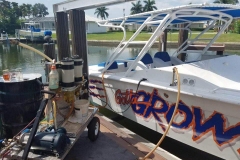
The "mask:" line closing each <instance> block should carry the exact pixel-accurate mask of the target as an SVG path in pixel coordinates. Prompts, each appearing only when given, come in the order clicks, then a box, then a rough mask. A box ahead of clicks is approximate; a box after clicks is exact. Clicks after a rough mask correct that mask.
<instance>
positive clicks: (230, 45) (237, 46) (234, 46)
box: [0, 39, 240, 50]
mask: <svg viewBox="0 0 240 160" xmlns="http://www.w3.org/2000/svg"><path fill="white" fill-rule="evenodd" d="M20 41H21V42H23V43H24V42H26V40H25V39H21V40H20ZM53 41H54V43H57V41H56V40H53ZM0 42H1V40H0ZM142 42H143V41H142ZM41 43H42V42H41ZM70 43H71V40H70ZM119 43H120V41H116V40H112V41H109V40H88V45H93V46H111V47H117V45H118V44H119ZM195 44H198V45H206V44H207V43H195ZM158 45H159V43H158V42H155V43H154V44H153V48H158ZM214 45H220V46H222V45H225V50H240V42H239V43H237V42H225V43H219V42H216V43H214ZM143 46H144V45H143V44H142V43H139V44H130V45H129V47H139V48H141V47H143ZM177 46H178V42H173V41H172V42H168V44H167V47H168V48H177Z"/></svg>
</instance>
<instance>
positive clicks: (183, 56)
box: [178, 23, 188, 62]
mask: <svg viewBox="0 0 240 160" xmlns="http://www.w3.org/2000/svg"><path fill="white" fill-rule="evenodd" d="M187 25H188V24H186V23H185V24H180V28H185V27H186V26H187ZM187 39H188V31H187V30H183V29H180V30H179V37H178V47H180V46H181V45H182V44H183V43H184V42H185V41H186V40H187ZM186 45H187V43H185V44H184V45H183V46H182V48H183V47H185V46H186ZM182 48H179V50H180V49H182ZM178 58H179V59H180V60H181V61H183V62H184V61H185V59H186V53H181V54H179V56H178Z"/></svg>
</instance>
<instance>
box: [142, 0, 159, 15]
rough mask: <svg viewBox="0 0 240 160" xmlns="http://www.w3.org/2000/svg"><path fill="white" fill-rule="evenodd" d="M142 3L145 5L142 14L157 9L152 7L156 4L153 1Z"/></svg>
mask: <svg viewBox="0 0 240 160" xmlns="http://www.w3.org/2000/svg"><path fill="white" fill-rule="evenodd" d="M143 2H144V3H145V5H144V7H143V11H144V12H147V11H153V10H154V9H155V10H156V9H157V7H156V6H154V5H155V4H156V3H155V0H144V1H143Z"/></svg>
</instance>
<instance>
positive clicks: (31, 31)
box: [15, 21, 52, 41]
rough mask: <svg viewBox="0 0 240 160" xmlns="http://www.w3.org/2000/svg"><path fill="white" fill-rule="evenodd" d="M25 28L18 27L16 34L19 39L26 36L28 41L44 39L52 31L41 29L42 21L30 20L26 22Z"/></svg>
mask: <svg viewBox="0 0 240 160" xmlns="http://www.w3.org/2000/svg"><path fill="white" fill-rule="evenodd" d="M24 25H25V27H24V28H25V29H20V30H19V29H16V30H15V36H16V38H17V39H20V38H22V37H23V38H25V39H26V40H28V41H44V37H45V36H51V35H52V31H50V30H41V29H40V23H36V22H34V21H30V22H28V23H24Z"/></svg>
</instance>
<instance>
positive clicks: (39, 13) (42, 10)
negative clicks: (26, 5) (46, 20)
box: [32, 3, 49, 17]
mask: <svg viewBox="0 0 240 160" xmlns="http://www.w3.org/2000/svg"><path fill="white" fill-rule="evenodd" d="M32 15H33V17H45V16H46V15H49V13H48V8H47V7H46V6H45V5H44V4H41V3H36V4H34V6H33V7H32Z"/></svg>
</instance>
